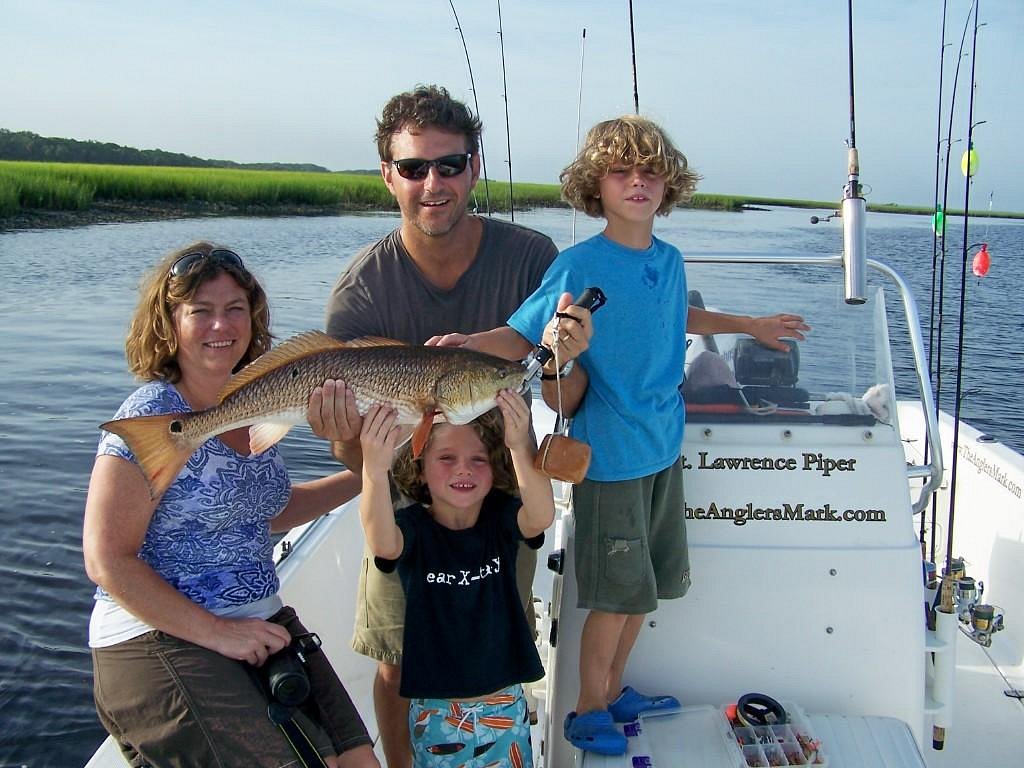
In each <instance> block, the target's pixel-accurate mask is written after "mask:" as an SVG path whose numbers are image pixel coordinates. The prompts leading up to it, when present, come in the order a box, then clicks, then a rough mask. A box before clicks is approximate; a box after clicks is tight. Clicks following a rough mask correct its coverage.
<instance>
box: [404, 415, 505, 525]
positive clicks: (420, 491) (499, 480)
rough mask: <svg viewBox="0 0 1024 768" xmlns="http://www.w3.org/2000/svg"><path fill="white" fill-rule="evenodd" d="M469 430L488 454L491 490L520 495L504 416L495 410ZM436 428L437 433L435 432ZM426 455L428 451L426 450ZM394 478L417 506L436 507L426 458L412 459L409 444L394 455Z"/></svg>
mask: <svg viewBox="0 0 1024 768" xmlns="http://www.w3.org/2000/svg"><path fill="white" fill-rule="evenodd" d="M466 426H469V427H472V428H473V431H474V432H476V436H477V437H479V438H480V442H482V443H483V444H484V448H485V449H486V450H487V456H488V459H489V460H490V465H491V472H492V474H493V476H494V482H493V485H492V486H491V487H492V488H496V489H497V490H499V491H504V492H505V493H507V494H509V495H511V496H517V495H519V484H518V483H517V482H516V473H515V469H514V468H513V467H512V456H511V455H510V454H509V452H508V448H506V447H505V424H504V421H503V420H502V417H501V412H500V411H499V410H498V409H497V408H493V409H491V410H490V411H488V412H487V413H485V414H483V415H482V416H478V417H477V418H475V419H474V420H473V421H471V422H469V424H467V425H466ZM436 428H437V427H436V425H435V427H434V429H436ZM433 437H434V431H433V430H431V433H430V439H428V440H427V446H429V445H430V442H431V440H433ZM424 451H426V448H424ZM391 474H392V477H393V478H394V481H395V486H396V487H397V488H398V490H400V491H401V492H402V493H403V494H405V495H406V496H408V497H409V498H410V499H412V500H413V501H415V502H418V503H420V504H423V505H424V506H429V505H430V504H431V503H433V499H432V498H431V496H430V489H429V488H427V484H426V482H425V481H424V480H423V455H422V454H420V458H418V459H414V458H413V457H412V445H411V444H410V443H406V444H405V445H404V446H402V448H401V449H399V451H398V453H397V454H396V455H395V462H394V464H393V465H392V467H391Z"/></svg>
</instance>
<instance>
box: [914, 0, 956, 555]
mask: <svg viewBox="0 0 1024 768" xmlns="http://www.w3.org/2000/svg"><path fill="white" fill-rule="evenodd" d="M946 3H947V0H942V33H941V34H940V36H939V106H938V109H937V112H936V114H937V118H936V120H935V195H934V197H933V200H932V209H933V214H932V289H931V299H930V302H929V305H928V373H929V375H930V374H932V373H933V368H932V343H933V339H934V335H935V279H936V274H935V273H936V262H937V260H938V253H939V238H940V237H941V235H940V227H944V226H945V213H944V211H943V209H942V207H941V205H940V204H939V176H940V168H941V163H942V77H943V75H944V74H945V67H946ZM950 108H952V107H950ZM938 401H939V394H938V392H935V403H936V404H935V415H936V417H938V410H939V406H938ZM928 458H929V457H928V443H927V441H925V446H924V463H925V464H927V463H928ZM937 507H938V493H937V492H933V493H932V551H931V556H930V557H929V556H928V554H927V553H926V551H925V543H924V534H925V521H926V519H927V515H926V514H924V511H923V510H922V512H921V527H920V530H919V536H918V540H919V541H920V542H921V557H923V558H925V559H927V560H929V561H930V562H935V534H934V531H935V521H936V518H937V515H938V510H937Z"/></svg>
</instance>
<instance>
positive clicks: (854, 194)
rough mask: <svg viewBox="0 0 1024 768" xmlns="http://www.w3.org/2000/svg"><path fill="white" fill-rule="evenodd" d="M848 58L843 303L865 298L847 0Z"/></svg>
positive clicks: (861, 200) (863, 214) (863, 213)
mask: <svg viewBox="0 0 1024 768" xmlns="http://www.w3.org/2000/svg"><path fill="white" fill-rule="evenodd" d="M847 8H848V14H849V21H848V25H847V27H848V34H849V61H850V138H849V140H848V141H847V145H848V147H849V149H848V150H847V174H848V175H847V182H846V186H844V187H843V205H842V210H843V271H844V273H845V277H846V303H847V304H863V303H864V302H865V301H866V300H867V237H866V235H865V231H864V224H865V218H866V207H865V204H864V198H863V197H862V195H861V184H860V159H859V157H858V156H857V127H856V126H857V121H856V117H855V111H854V101H853V93H854V88H853V0H848V2H847Z"/></svg>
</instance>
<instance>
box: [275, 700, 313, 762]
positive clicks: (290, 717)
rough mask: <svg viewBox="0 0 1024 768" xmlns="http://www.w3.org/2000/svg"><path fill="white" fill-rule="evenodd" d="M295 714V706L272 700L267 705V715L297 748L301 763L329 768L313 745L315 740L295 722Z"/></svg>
mask: <svg viewBox="0 0 1024 768" xmlns="http://www.w3.org/2000/svg"><path fill="white" fill-rule="evenodd" d="M294 714H295V709H294V708H293V707H286V706H285V705H284V704H281V703H279V702H276V701H271V702H270V704H269V705H268V706H267V716H268V717H269V718H270V722H272V723H274V724H275V725H276V726H277V727H278V728H280V729H281V731H282V732H283V733H284V737H285V738H286V739H288V743H289V744H291V746H292V749H294V750H295V755H296V756H297V757H298V758H299V763H300V764H301V765H302V766H303V767H304V768H327V765H326V764H325V763H324V760H323V758H322V757H320V753H319V752H317V751H316V747H314V746H313V742H311V741H310V740H309V737H308V736H307V735H306V732H305V731H303V730H302V729H301V728H299V725H298V723H296V722H295V718H294Z"/></svg>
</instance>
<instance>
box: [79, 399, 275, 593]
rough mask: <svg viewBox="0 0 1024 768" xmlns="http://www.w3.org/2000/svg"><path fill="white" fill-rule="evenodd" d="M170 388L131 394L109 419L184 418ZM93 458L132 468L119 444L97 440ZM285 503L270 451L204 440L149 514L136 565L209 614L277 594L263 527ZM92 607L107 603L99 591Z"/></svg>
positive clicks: (112, 438) (107, 436)
mask: <svg viewBox="0 0 1024 768" xmlns="http://www.w3.org/2000/svg"><path fill="white" fill-rule="evenodd" d="M190 410H191V408H189V405H188V403H187V402H186V401H185V400H184V398H182V396H181V395H180V394H179V393H178V391H177V390H176V389H175V388H174V386H173V385H172V384H168V383H166V382H163V381H153V382H149V383H148V384H145V385H143V386H142V387H140V388H139V389H137V390H136V391H135V392H134V393H132V395H130V396H129V397H128V399H127V400H125V401H124V403H123V404H122V405H121V407H120V408H119V409H118V411H117V415H116V416H115V418H118V419H123V418H128V417H130V416H147V415H150V414H162V413H181V412H185V411H190ZM96 454H97V455H98V456H120V457H121V458H123V459H126V460H128V461H131V462H133V463H138V462H137V461H136V459H135V455H134V454H133V453H132V452H131V450H130V449H129V448H128V446H127V445H126V444H125V442H124V440H122V439H121V438H120V437H119V436H117V435H115V434H113V433H111V432H104V433H103V436H102V437H101V438H100V444H99V448H98V449H97V451H96ZM290 498H291V481H290V480H289V478H288V470H287V469H286V468H285V465H284V460H283V459H282V458H281V454H280V452H279V451H278V449H277V447H276V446H275V447H273V448H271V449H270V450H268V451H265V452H264V453H262V454H260V455H258V456H242V455H240V454H238V453H236V452H235V451H234V450H233V449H232V448H230V447H229V446H228V445H227V444H225V443H224V442H223V441H221V440H220V439H219V438H217V437H211V438H210V439H209V440H207V441H206V442H205V443H203V445H202V446H201V447H200V448H199V450H197V451H196V452H195V453H194V454H192V456H191V457H190V458H189V460H188V462H187V463H186V464H185V467H184V469H182V470H181V472H180V473H179V475H178V477H177V479H175V481H174V482H173V483H172V484H171V486H170V488H168V489H167V492H166V493H164V495H163V497H162V498H161V499H160V503H159V504H158V505H157V507H156V509H155V510H154V512H153V517H152V518H151V520H150V522H149V528H148V529H147V530H146V537H145V540H144V541H143V543H142V548H141V549H140V550H139V557H140V558H141V559H142V560H144V561H146V563H148V564H149V566H150V567H152V568H153V570H155V571H156V572H157V573H158V574H159V575H160V576H161V577H163V579H164V580H166V581H167V582H168V583H169V584H170V585H171V586H172V587H174V588H175V589H176V590H178V591H179V592H181V593H182V594H184V595H185V596H186V597H188V598H189V599H190V600H192V601H193V602H194V603H197V604H199V605H201V606H202V607H204V608H206V609H208V610H212V609H217V608H226V607H229V606H239V605H245V604H247V603H252V602H255V601H257V600H262V599H263V598H266V597H270V596H272V595H274V594H276V593H277V591H278V588H279V586H280V582H279V581H278V578H277V572H276V570H275V569H274V547H273V544H272V543H271V540H270V521H271V520H272V519H273V518H274V517H276V516H277V515H279V514H280V513H281V511H282V510H283V509H284V508H285V506H287V504H288V501H289V499H290ZM96 599H97V600H110V599H111V597H110V595H109V594H107V592H106V591H104V590H103V589H102V588H97V590H96Z"/></svg>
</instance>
